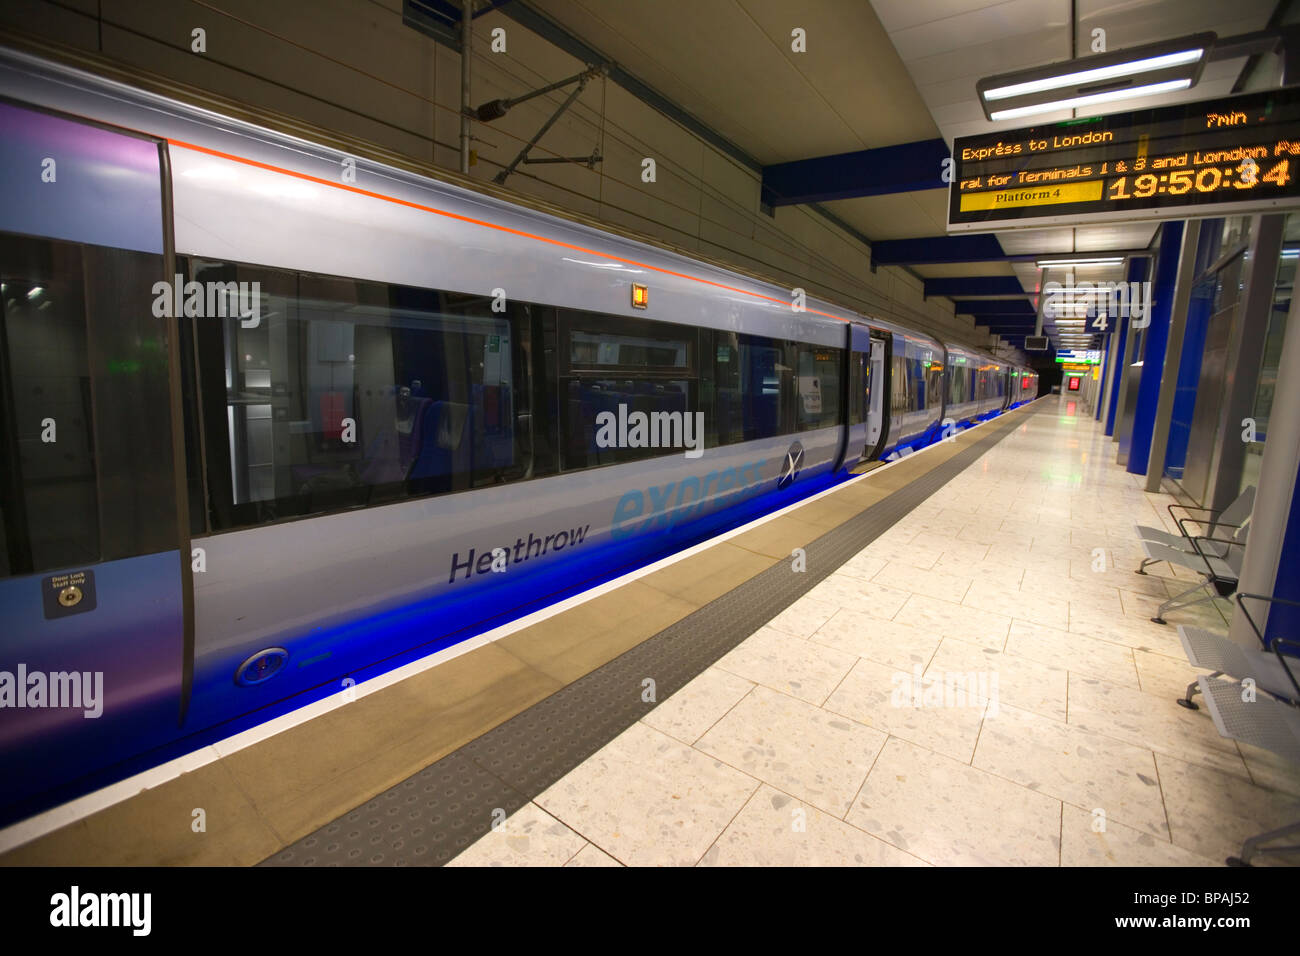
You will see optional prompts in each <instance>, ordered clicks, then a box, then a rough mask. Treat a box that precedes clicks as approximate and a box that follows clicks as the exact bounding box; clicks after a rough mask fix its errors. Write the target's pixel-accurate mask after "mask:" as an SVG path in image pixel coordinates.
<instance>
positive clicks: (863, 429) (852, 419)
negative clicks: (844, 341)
mask: <svg viewBox="0 0 1300 956" xmlns="http://www.w3.org/2000/svg"><path fill="white" fill-rule="evenodd" d="M848 394H849V400H848V416H847V418H846V419H845V421H846V423H847V429H848V443H847V453H846V455H845V461H846V463H847V464H849V465H850V466H852V465H853V464H854V463H856V462H857V461H859V460H860V459H862V458H865V457H866V455H867V453H868V452H869V451H870V449H871V445H870V443H869V442H868V440H867V409H868V401H869V396H870V394H871V330H870V329H868V328H867V327H866V326H862V325H856V324H854V325H851V326H849V374H848Z"/></svg>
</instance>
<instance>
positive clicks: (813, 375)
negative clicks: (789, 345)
mask: <svg viewBox="0 0 1300 956" xmlns="http://www.w3.org/2000/svg"><path fill="white" fill-rule="evenodd" d="M797 354H798V357H799V374H798V376H797V378H796V383H797V386H798V391H799V404H798V405H797V406H796V408H797V420H798V427H799V430H800V431H809V430H810V429H814V428H827V427H830V426H833V425H837V424H839V420H840V360H841V355H842V354H843V350H842V349H836V348H830V347H829V346H820V345H808V344H806V343H802V342H801V343H799V344H798V346H797Z"/></svg>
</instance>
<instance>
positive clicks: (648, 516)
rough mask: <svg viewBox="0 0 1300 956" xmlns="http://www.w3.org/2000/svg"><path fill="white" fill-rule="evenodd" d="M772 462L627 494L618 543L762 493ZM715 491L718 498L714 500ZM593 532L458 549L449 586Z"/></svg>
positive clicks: (618, 520)
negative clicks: (458, 580)
mask: <svg viewBox="0 0 1300 956" xmlns="http://www.w3.org/2000/svg"><path fill="white" fill-rule="evenodd" d="M767 464H768V459H766V458H760V459H758V460H756V461H750V462H746V463H745V464H743V465H739V466H737V467H735V468H721V469H716V470H714V471H711V472H709V473H708V474H706V475H704V476H703V477H702V478H701V477H697V476H695V475H687V476H686V477H685V478H683V479H681V481H669V482H665V483H663V484H659V485H651V486H649V487H648V488H645V489H644V490H642V489H639V488H634V489H632V490H631V491H628V492H625V493H624V494H623V496H622V497H621V498H619V499H618V503H617V504H616V505H615V506H614V518H613V521H612V523H611V526H610V536H611V537H612V538H614V539H615V540H616V541H617V540H621V539H624V538H627V537H628V536H629V535H632V534H645V533H646V532H649V531H655V530H657V529H660V528H662V529H668V528H672V527H674V526H675V525H677V524H679V523H680V522H682V521H686V520H689V519H691V518H695V517H697V516H698V515H700V514H702V513H703V512H704V511H705V510H706V509H709V508H713V509H718V508H727V507H730V506H731V505H733V504H735V503H736V502H738V501H740V500H741V499H742V498H744V497H746V496H748V495H750V494H752V493H753V492H755V491H757V490H758V489H759V486H760V484H761V482H762V480H763V468H764V466H765V465H767ZM674 492H675V494H674ZM688 492H689V493H690V494H689V497H688V496H687V493H688ZM711 492H712V494H713V497H712V498H710V497H709V495H710V493H711ZM647 505H648V506H649V510H648V511H647ZM590 530H591V525H583V526H582V527H581V528H571V529H569V530H568V531H557V532H552V533H551V534H548V535H545V536H538V535H534V534H533V533H532V532H531V531H530V532H529V533H528V540H527V541H524V539H523V538H516V539H515V542H514V544H513V545H509V544H507V545H505V546H502V545H500V544H497V545H492V546H488V547H484V548H470V549H469V552H468V553H467V554H466V555H465V556H464V557H463V558H462V557H461V553H460V552H459V551H457V552H456V553H454V554H453V555H452V556H451V573H450V574H449V575H448V576H447V583H448V584H454V583H455V581H456V579H457V577H458V576H462V577H463V578H464V579H465V580H468V579H469V578H470V577H471V576H472V575H475V574H490V573H493V572H496V573H500V572H502V571H505V570H506V569H507V568H509V566H510V565H511V564H520V563H522V562H524V561H527V560H529V559H531V558H540V557H544V556H545V555H547V554H548V553H555V552H558V551H562V550H564V549H565V548H566V547H577V546H578V545H580V544H582V543H583V542H584V541H585V540H586V539H587V533H588V532H589V531H590Z"/></svg>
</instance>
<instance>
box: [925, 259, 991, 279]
mask: <svg viewBox="0 0 1300 956" xmlns="http://www.w3.org/2000/svg"><path fill="white" fill-rule="evenodd" d="M1012 266H1013V263H1010V262H932V263H927V264H926V265H919V266H912V271H913V272H915V273H916V274H917V275H919V276H920V277H921V278H922V279H968V278H970V277H972V276H1010V275H1016V272H1015V270H1014V269H1013V268H1012Z"/></svg>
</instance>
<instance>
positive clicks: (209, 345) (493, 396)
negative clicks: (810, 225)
mask: <svg viewBox="0 0 1300 956" xmlns="http://www.w3.org/2000/svg"><path fill="white" fill-rule="evenodd" d="M0 156H2V157H3V178H2V181H0V193H2V194H0V270H2V275H0V280H2V282H3V284H2V285H0V305H2V307H3V321H0V442H3V449H4V450H3V456H0V459H2V461H3V467H2V468H0V535H3V548H2V549H0V823H3V822H9V821H12V820H15V819H19V818H21V817H23V816H26V815H28V814H30V813H31V812H33V811H34V810H37V809H40V808H42V807H45V806H50V805H52V804H53V803H55V802H59V801H61V800H63V799H66V798H68V797H70V796H73V795H76V794H77V793H81V792H86V791H87V790H89V789H91V788H93V787H96V786H99V785H102V784H104V783H106V782H109V781H111V780H113V779H120V778H121V777H123V776H125V775H127V774H129V773H132V772H136V771H138V770H140V769H144V768H145V767H148V766H151V765H155V764H157V763H159V762H161V761H163V760H165V759H170V758H172V757H175V756H177V755H179V754H181V753H184V752H188V751H190V750H193V749H195V748H196V747H198V746H200V745H203V744H206V743H210V742H212V741H214V740H217V739H220V738H222V737H225V736H229V735H230V734H233V733H235V732H238V731H240V730H243V729H246V728H248V727H250V726H254V725H256V724H258V723H261V722H264V721H265V720H267V719H269V718H270V717H273V716H275V715H278V714H281V713H284V712H286V711H288V710H290V709H293V708H296V707H299V706H302V705H303V704H305V703H307V702H310V701H311V700H315V699H319V698H321V697H324V696H326V695H329V694H333V693H337V692H338V691H339V690H340V689H341V687H344V686H346V685H347V684H349V683H350V682H353V681H358V682H359V681H363V680H366V679H367V678H369V677H373V676H375V675H377V674H379V673H383V672H384V671H387V670H390V669H392V668H394V667H397V666H399V665H401V664H403V663H406V662H409V661H412V660H415V659H418V658H420V657H423V656H426V655H428V654H430V653H432V652H434V651H437V650H439V649H441V648H444V647H447V646H450V645H452V644H455V643H457V642H459V641H462V640H465V639H466V638H468V637H470V636H472V635H474V634H477V633H482V632H483V631H485V630H488V629H490V628H492V627H495V626H498V625H500V624H502V623H504V622H506V621H509V620H511V619H514V618H517V617H519V616H521V615H523V614H526V613H528V612H530V611H533V610H536V609H537V608H539V607H543V606H545V605H546V604H548V603H552V602H554V601H555V600H556V599H558V598H559V597H562V596H566V595H569V594H573V593H575V592H577V591H579V590H582V589H583V588H586V587H589V586H591V585H592V584H594V583H596V582H600V581H603V580H608V579H610V578H613V577H615V576H617V575H618V574H621V573H624V572H626V571H627V570H629V569H632V568H634V567H637V566H642V565H644V564H646V563H648V562H651V561H653V560H656V559H658V558H661V557H663V556H665V555H666V554H668V553H670V552H672V551H674V550H678V549H681V548H682V547H684V546H686V545H689V544H693V543H696V542H698V541H701V540H704V539H705V538H707V537H709V536H710V535H713V534H715V533H717V532H719V531H720V530H722V529H725V528H729V527H735V526H736V525H738V524H740V523H742V522H745V521H748V520H751V519H753V518H755V517H757V516H759V515H761V514H762V513H765V512H770V511H772V510H774V509H778V508H781V507H783V506H785V505H787V504H789V503H791V502H792V501H795V500H797V499H799V498H802V497H806V496H807V495H809V494H812V493H814V492H816V491H819V490H821V489H823V488H826V487H828V486H829V485H830V484H831V483H833V482H835V481H837V480H842V478H843V477H844V476H845V475H846V473H847V472H846V469H847V468H849V467H851V466H854V465H856V464H857V463H859V462H861V461H863V460H870V459H877V458H882V457H889V456H892V455H895V454H899V453H903V452H905V451H907V450H909V449H912V448H917V447H920V446H923V445H925V444H927V443H929V442H932V441H934V440H936V439H937V438H939V437H941V436H942V434H943V432H944V431H945V429H947V430H949V431H950V430H951V429H953V428H958V427H965V426H968V425H969V424H971V423H973V422H976V421H978V420H980V419H983V418H987V417H990V416H993V415H997V414H999V413H1000V412H1001V411H1002V410H1004V409H1005V408H1007V407H1013V406H1015V405H1018V404H1020V403H1021V402H1022V401H1026V400H1029V399H1032V398H1033V397H1035V396H1036V393H1037V378H1036V376H1034V375H1033V373H1032V372H1029V371H1028V370H1025V369H1021V368H1016V367H1012V366H1009V365H1007V364H1006V363H1005V362H1000V361H998V360H997V359H995V358H992V357H990V356H987V355H983V354H981V353H978V352H974V351H971V350H969V349H965V348H959V347H957V346H954V345H945V344H944V343H942V342H940V341H938V340H936V339H934V338H931V337H930V336H928V335H925V334H923V333H920V332H916V331H911V330H908V329H904V328H900V327H898V326H895V325H893V324H890V323H888V322H882V321H878V320H876V319H874V318H871V317H866V316H862V315H858V314H856V313H854V312H853V311H851V310H849V309H845V308H841V307H840V306H837V305H834V304H832V303H829V302H823V301H817V300H812V299H810V300H808V302H807V303H806V309H805V310H804V311H794V309H793V308H792V304H791V302H792V300H791V295H790V291H789V290H788V289H785V288H782V287H779V286H776V285H772V284H766V283H763V282H759V281H755V280H753V279H750V278H747V277H744V276H741V275H736V274H733V273H730V272H726V271H723V270H721V269H719V268H717V267H715V266H713V265H708V264H703V263H700V262H698V261H694V260H692V259H690V258H688V257H685V256H682V255H676V254H673V253H670V252H666V251H664V250H662V249H659V248H656V247H653V246H651V245H648V244H644V243H638V242H635V241H632V240H629V239H626V238H622V237H619V236H615V235H610V234H607V233H605V232H602V231H599V230H597V229H593V228H589V227H586V226H583V225H578V224H575V223H573V222H570V221H566V220H563V219H561V218H558V217H556V216H550V215H545V214H542V213H539V212H536V211H533V210H531V209H528V208H524V207H522V206H518V205H514V204H511V203H507V202H504V201H501V200H499V199H495V198H491V197H489V196H486V195H482V194H480V193H478V192H475V191H472V190H468V189H463V188H458V187H455V186H451V185H447V184H445V183H442V182H438V181H436V180H433V179H429V178H425V177H422V176H418V175H415V174H412V173H409V172H405V171H402V170H399V169H396V168H393V167H390V166H387V165H383V164H380V163H378V162H373V161H369V160H367V159H365V158H363V157H360V156H350V155H346V154H343V153H340V152H338V151H336V150H334V149H330V148H326V147H323V146H319V145H315V144H313V143H310V142H306V141H303V140H301V139H296V138H292V137H288V136H284V135H280V134H278V133H275V132H271V131H269V130H267V129H264V128H260V127H257V126H253V125H249V124H247V123H245V122H241V121H236V120H233V119H230V118H227V117H224V116H220V115H216V114H214V113H211V112H208V111H205V110H202V109H198V108H195V107H192V106H188V105H185V104H182V103H180V102H176V101H173V100H171V99H169V98H165V97H162V96H159V95H155V94H152V93H146V92H143V91H140V90H136V89H134V88H130V87H127V86H125V85H121V84H118V83H115V82H109V81H106V80H103V79H99V78H96V77H93V76H91V75H89V74H86V73H83V72H80V71H77V70H73V69H70V68H67V67H65V66H60V65H55V64H52V63H49V62H47V61H45V60H42V59H38V58H35V57H32V56H30V55H28V54H25V53H19V52H14V51H3V50H0Z"/></svg>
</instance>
